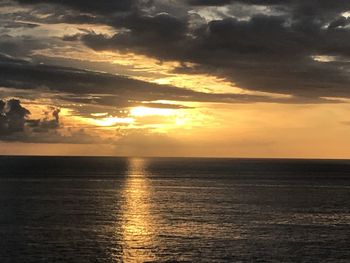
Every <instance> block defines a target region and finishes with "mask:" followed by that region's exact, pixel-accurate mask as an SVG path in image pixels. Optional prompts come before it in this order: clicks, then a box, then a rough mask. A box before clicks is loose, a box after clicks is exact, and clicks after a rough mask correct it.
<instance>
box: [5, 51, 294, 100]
mask: <svg viewBox="0 0 350 263" xmlns="http://www.w3.org/2000/svg"><path fill="white" fill-rule="evenodd" d="M0 86H3V87H7V88H12V89H21V90H40V89H41V90H44V91H46V92H50V93H53V94H56V95H57V96H59V97H58V98H61V99H62V100H68V101H72V102H78V103H85V104H96V105H106V106H115V107H130V106H135V105H139V104H141V103H143V102H149V103H152V101H155V100H173V101H196V102H222V103H245V102H259V101H260V102H277V101H279V99H275V98H270V97H267V96H254V95H246V94H211V93H204V92H197V91H193V90H189V89H184V88H178V87H174V86H168V85H158V84H154V83H148V82H144V81H140V80H135V79H131V78H127V77H124V76H118V75H113V74H107V73H100V72H93V71H88V70H80V69H76V68H68V67H59V66H50V65H42V64H34V63H31V62H28V61H23V60H14V59H11V58H10V57H8V56H0ZM286 102H288V101H286ZM147 105H148V106H152V104H147ZM153 106H157V107H158V106H160V105H159V104H155V103H153Z"/></svg>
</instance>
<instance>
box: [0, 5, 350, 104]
mask: <svg viewBox="0 0 350 263" xmlns="http://www.w3.org/2000/svg"><path fill="white" fill-rule="evenodd" d="M17 3H20V4H21V5H25V6H26V7H28V6H30V7H32V8H33V9H34V10H37V11H42V10H45V12H49V15H46V16H42V17H44V18H42V19H41V22H43V23H44V22H45V21H46V23H58V22H60V23H61V22H65V23H91V24H94V23H95V24H98V25H107V26H110V27H113V28H114V29H115V31H116V33H115V34H114V35H113V36H110V35H104V34H99V33H94V32H92V31H87V30H85V31H82V33H81V34H78V35H66V36H65V37H64V40H66V41H67V40H69V41H75V42H77V43H79V42H78V41H81V42H82V43H83V44H84V45H86V46H88V47H90V48H92V49H94V50H97V51H104V50H108V51H109V50H112V51H113V50H115V51H118V52H131V53H138V54H144V55H147V56H150V57H154V58H157V59H159V60H160V61H166V60H170V61H179V62H182V63H185V62H191V63H193V64H194V65H195V66H193V67H187V68H185V67H182V68H181V67H180V68H178V69H176V71H175V72H174V73H176V72H180V71H181V72H182V73H186V74H197V73H205V74H210V75H216V76H218V77H221V78H225V79H226V80H229V81H231V82H232V83H233V84H235V85H236V86H239V87H241V88H244V89H248V90H253V91H262V92H271V93H282V94H291V95H294V97H295V98H299V102H306V101H310V100H311V101H317V100H318V101H320V102H322V101H324V99H322V98H323V97H346V98H348V97H349V95H350V92H349V89H348V86H349V84H350V77H349V71H350V66H349V63H350V62H349V56H350V51H349V50H350V44H349V43H350V30H349V26H348V25H349V19H348V18H347V17H346V15H345V12H347V11H349V10H350V3H348V2H346V1H330V0H311V1H303V0H285V1H284V0H262V1H260V0H248V1H243V0H231V1H230V0H222V1H211V0H188V1H182V2H181V3H179V2H177V1H175V2H173V1H157V0H154V1H142V0H133V1H124V0H122V1H108V0H103V1H98V2H96V1H58V0H46V1H33V0H31V1H25V0H19V1H17ZM238 5H239V6H240V7H244V9H245V10H249V9H251V10H253V9H254V12H251V13H249V12H246V16H245V17H237V16H236V13H237V10H236V11H235V8H236V7H237V6H238ZM219 6H220V8H221V9H217V8H216V7H219ZM222 6H224V7H222ZM53 7H55V8H56V10H58V11H55V10H54V9H53ZM50 12H51V13H50ZM212 12H216V14H219V15H218V16H214V17H211V15H210V14H212ZM13 41H14V42H17V43H18V41H19V40H15V39H14V40H13ZM11 43H12V42H11ZM41 43H44V42H43V41H41ZM31 45H33V47H30V48H29V49H36V48H40V46H35V45H37V44H35V45H34V42H33V43H31ZM15 46H16V45H11V44H7V46H6V44H5V46H4V47H3V49H4V50H6V52H7V53H9V54H15V53H19V54H21V49H22V48H21V47H22V46H20V47H19V48H17V49H14V48H13V47H15ZM41 48H44V47H41ZM12 49H13V50H12ZM10 52H12V53H10ZM22 53H23V51H22ZM24 53H28V52H24ZM315 56H318V57H322V56H331V57H333V58H334V60H333V61H322V60H315V59H314V57H315ZM51 69H52V70H51V71H55V72H56V73H54V74H53V73H51V72H50V73H49V75H51V77H53V78H54V79H55V77H56V76H57V77H58V78H59V79H61V76H62V75H64V74H61V73H58V72H59V71H60V70H59V69H53V68H51ZM26 70H28V69H26ZM32 70H33V71H34V68H33V67H32ZM47 70H48V69H47V68H44V67H42V68H40V69H39V67H36V69H35V71H37V72H39V71H41V73H47V72H48V71H47ZM41 73H40V74H41ZM66 73H67V72H65V74H66ZM80 73H81V74H75V75H79V77H77V78H76V79H74V80H73V79H71V81H72V83H69V79H70V78H68V81H67V82H68V83H66V84H65V86H66V88H64V87H57V84H56V87H55V88H56V89H58V90H60V91H63V92H69V91H70V90H73V88H72V85H73V81H76V82H77V83H76V85H75V88H74V90H75V92H76V93H80V94H82V93H84V92H83V89H84V90H85V91H86V92H85V93H88V91H91V90H92V89H95V88H93V87H92V86H94V85H95V84H97V83H96V82H101V81H105V82H101V83H102V84H103V86H104V87H103V88H102V89H104V90H106V89H109V88H106V87H110V83H109V82H108V81H107V83H106V79H107V75H103V76H102V75H100V74H97V73H96V74H91V73H84V72H83V71H81V72H80ZM35 74H37V73H35V72H34V75H35ZM38 74H39V73H38ZM52 75H53V76H52ZM58 75H60V76H58ZM73 75H74V74H73ZM71 76H72V75H71ZM88 76H91V77H92V78H94V79H96V80H97V81H95V82H94V81H93V80H92V82H91V85H85V82H89V81H88V78H89V77H88ZM38 78H40V82H41V83H44V86H45V85H46V84H48V83H47V80H46V81H43V77H38ZM110 79H113V81H117V82H118V84H120V83H121V82H123V84H122V86H124V87H125V86H127V85H126V84H125V83H126V82H128V84H130V85H132V86H135V85H136V83H135V81H134V84H131V83H130V82H131V81H130V79H129V80H125V79H124V81H123V80H122V79H121V78H119V79H118V80H117V77H115V76H114V77H110ZM79 81H80V82H79ZM83 83H84V87H83ZM140 85H141V86H143V85H144V84H141V82H138V83H137V86H140ZM147 85H149V84H147ZM51 86H52V85H51ZM152 88H154V89H155V91H154V93H152V96H153V97H158V98H159V97H163V98H164V97H167V96H170V97H172V96H173V97H174V98H175V97H177V99H179V98H178V97H182V99H183V100H185V99H189V100H193V99H194V97H196V99H198V100H199V101H206V100H211V101H212V100H214V101H216V100H219V101H222V100H227V96H226V98H225V99H223V98H219V99H213V97H212V98H210V99H209V98H208V97H207V95H203V94H196V95H194V94H186V95H185V94H184V93H186V92H188V91H186V92H184V93H182V94H181V95H180V93H181V92H178V91H176V92H175V91H174V90H172V91H171V92H168V93H167V94H162V95H160V93H158V91H157V89H158V87H157V86H155V85H153V86H152ZM131 89H132V92H131V93H132V96H135V97H134V98H135V99H134V100H135V101H139V100H142V99H145V100H148V99H150V98H148V99H147V98H145V94H144V92H141V93H142V94H141V93H140V92H138V93H137V92H135V89H134V88H131ZM111 90H112V89H111ZM111 90H110V91H109V92H107V93H108V94H112V91H111ZM114 90H116V89H115V88H114ZM168 91H169V90H168ZM118 92H119V90H118ZM131 93H130V95H131ZM113 94H114V95H115V93H113ZM124 95H125V93H124V94H123V96H124ZM203 97H206V98H205V99H204V98H203ZM115 99H116V100H117V98H115ZM250 99H254V98H253V97H250ZM258 99H259V98H258ZM180 100H181V99H180ZM229 100H230V99H229ZM295 101H297V100H295ZM285 102H290V100H286V101H285Z"/></svg>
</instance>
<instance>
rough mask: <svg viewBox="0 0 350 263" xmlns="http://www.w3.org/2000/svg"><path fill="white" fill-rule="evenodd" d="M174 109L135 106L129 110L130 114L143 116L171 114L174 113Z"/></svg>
mask: <svg viewBox="0 0 350 263" xmlns="http://www.w3.org/2000/svg"><path fill="white" fill-rule="evenodd" d="M175 113H176V110H174V109H161V108H148V107H143V106H139V107H135V108H132V109H131V110H130V115H131V116H136V117H143V116H171V115H175Z"/></svg>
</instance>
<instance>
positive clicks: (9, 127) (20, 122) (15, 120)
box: [0, 99, 30, 136]
mask: <svg viewBox="0 0 350 263" xmlns="http://www.w3.org/2000/svg"><path fill="white" fill-rule="evenodd" d="M29 114H30V112H29V111H28V110H27V109H26V108H24V107H22V106H21V104H20V101H19V100H16V99H11V100H9V101H6V102H5V101H3V100H0V136H1V135H9V134H12V133H16V132H22V131H23V130H24V125H25V122H26V117H27V116H28V115H29Z"/></svg>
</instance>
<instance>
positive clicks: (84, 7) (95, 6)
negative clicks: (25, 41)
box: [17, 0, 145, 14]
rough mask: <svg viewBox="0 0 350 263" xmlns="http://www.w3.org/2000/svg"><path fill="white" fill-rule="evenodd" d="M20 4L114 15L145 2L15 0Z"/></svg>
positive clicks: (117, 0) (130, 0) (116, 0)
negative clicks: (68, 8)
mask: <svg viewBox="0 0 350 263" xmlns="http://www.w3.org/2000/svg"><path fill="white" fill-rule="evenodd" d="M17 2H18V3H21V4H27V5H28V4H56V5H63V6H66V7H70V8H73V9H76V10H79V11H81V12H88V13H102V14H105V13H114V12H122V11H129V10H131V9H132V8H134V7H136V6H137V5H138V4H142V3H144V2H145V1H136V0H115V1H111V0H99V1H96V0H74V1H72V0H17Z"/></svg>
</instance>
